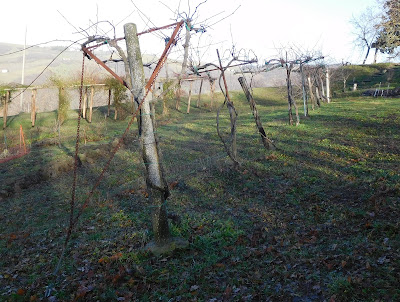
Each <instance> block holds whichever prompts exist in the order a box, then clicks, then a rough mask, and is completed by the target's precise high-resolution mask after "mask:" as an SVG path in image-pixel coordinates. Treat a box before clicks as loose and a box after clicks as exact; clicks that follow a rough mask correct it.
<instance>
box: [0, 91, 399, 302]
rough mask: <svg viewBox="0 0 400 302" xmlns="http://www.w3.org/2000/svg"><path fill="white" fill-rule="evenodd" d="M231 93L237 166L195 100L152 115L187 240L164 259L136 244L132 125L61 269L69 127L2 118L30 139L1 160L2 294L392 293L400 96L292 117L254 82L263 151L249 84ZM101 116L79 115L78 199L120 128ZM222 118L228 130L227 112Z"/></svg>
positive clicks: (139, 189) (139, 180)
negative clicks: (296, 121) (16, 154)
mask: <svg viewBox="0 0 400 302" xmlns="http://www.w3.org/2000/svg"><path fill="white" fill-rule="evenodd" d="M233 98H234V102H235V104H236V106H237V110H238V113H239V119H238V149H239V157H240V160H241V163H242V164H241V167H240V168H239V169H237V170H235V169H233V167H232V164H231V162H230V160H229V159H228V158H227V157H226V155H225V154H224V152H223V148H222V145H221V142H220V141H219V139H218V136H217V135H216V129H215V110H212V111H210V110H209V106H208V104H209V100H207V99H206V98H204V101H203V102H201V106H200V108H192V111H191V114H184V113H181V112H177V111H175V110H172V109H171V111H170V114H169V115H168V116H166V117H162V116H159V119H158V130H157V131H158V133H159V136H160V139H161V142H162V143H161V147H162V151H163V155H164V165H165V167H166V170H167V171H168V174H167V178H168V181H169V183H170V184H171V185H170V186H171V188H172V190H171V193H172V195H171V197H170V199H169V200H168V209H169V211H170V212H174V213H175V214H177V215H178V216H179V218H180V219H179V220H177V219H175V220H174V221H171V230H172V232H173V234H174V235H175V236H181V237H183V238H186V239H188V240H189V242H190V246H189V248H188V249H186V250H183V251H179V252H176V253H174V254H172V255H166V256H161V257H155V256H152V255H150V254H147V253H145V252H142V251H141V248H142V247H144V245H145V244H146V243H147V242H149V241H150V240H151V238H152V231H151V227H150V223H151V222H150V217H149V216H150V215H149V214H150V211H151V205H150V204H149V203H148V202H147V200H146V197H145V196H146V194H145V187H144V179H143V169H144V168H143V165H142V164H141V156H140V154H139V152H138V147H137V143H136V142H135V140H136V130H133V131H132V133H131V134H130V136H129V138H128V139H127V140H126V142H125V144H124V145H123V147H122V149H121V150H120V151H119V152H118V153H117V155H116V158H115V159H114V161H113V164H112V166H111V168H110V170H109V171H108V172H107V173H106V177H105V180H104V181H103V182H102V183H101V185H100V187H99V189H98V190H97V191H96V193H95V195H94V198H93V201H92V203H91V206H90V207H89V208H88V209H87V210H85V212H84V215H83V217H82V219H81V221H80V224H79V226H78V228H77V230H76V232H75V233H74V235H73V238H72V242H71V244H70V248H69V250H68V252H67V254H66V257H65V260H64V261H63V264H62V267H61V269H60V272H59V273H58V274H57V277H54V276H53V275H52V272H53V270H54V268H55V265H56V263H57V259H58V257H59V255H60V251H61V247H62V242H63V240H64V238H65V229H66V227H67V225H68V210H69V201H70V195H71V194H70V192H71V183H72V172H71V169H72V162H73V159H72V156H71V155H72V154H74V142H73V137H74V135H75V134H74V133H73V131H74V129H75V125H76V124H75V122H74V121H73V120H72V119H71V120H68V121H67V123H66V124H65V125H63V127H62V128H61V135H60V137H61V139H59V137H58V133H57V131H56V129H55V128H54V118H55V114H54V113H47V114H43V115H39V117H38V127H37V128H36V129H29V127H28V126H29V125H28V123H27V121H29V117H28V116H24V115H23V116H19V117H16V118H15V119H14V120H12V121H11V122H10V126H9V128H8V129H7V135H8V137H9V142H10V144H12V143H11V142H12V141H14V142H15V144H17V142H19V141H18V139H19V138H18V135H17V133H18V132H17V131H18V127H19V124H20V123H22V124H23V125H25V127H24V129H26V130H25V131H26V136H27V138H28V143H30V142H32V149H31V152H30V153H29V154H28V155H26V156H24V157H22V158H19V159H16V160H13V161H9V162H6V163H3V164H1V165H0V175H1V183H2V190H1V193H0V194H2V195H0V196H2V197H1V198H2V200H1V201H0V220H1V225H0V234H1V235H0V236H1V237H0V289H1V291H0V300H6V301H8V300H10V301H27V300H30V301H39V300H42V299H44V294H45V290H46V286H49V285H50V287H51V288H52V290H51V292H50V296H51V299H50V300H52V301H71V300H76V301H79V300H80V301H84V300H88V301H97V300H98V301H117V300H118V301H131V300H140V301H155V300H161V301H224V300H225V301H324V300H330V301H398V300H399V299H400V290H399V286H398V280H399V279H400V270H399V268H400V258H399V254H400V236H399V229H400V224H399V219H398V217H399V202H400V194H399V189H400V188H399V180H400V175H399V171H400V155H399V154H400V136H399V131H398V129H399V125H400V113H399V111H398V108H399V99H379V98H378V99H372V98H353V99H335V100H334V102H333V103H331V104H323V106H322V108H319V109H317V110H315V111H311V112H310V115H311V116H310V117H309V118H307V119H304V118H302V120H301V124H300V126H298V127H291V126H288V125H287V112H286V111H287V104H286V102H285V100H284V99H282V98H281V97H280V95H279V94H278V93H277V91H276V90H274V89H257V90H255V99H256V101H257V104H258V108H259V111H260V113H261V117H262V121H263V124H264V127H265V129H266V132H267V134H268V136H269V137H270V138H272V139H273V140H274V141H275V144H276V145H277V147H278V149H277V150H275V151H266V150H264V149H263V146H262V144H261V142H260V139H259V136H258V134H257V131H256V128H255V126H254V120H253V117H252V115H251V113H250V109H249V107H248V104H247V103H246V101H245V98H244V95H243V94H241V93H233ZM218 102H219V104H221V99H220V96H219V100H218ZM171 107H172V104H171ZM184 109H186V108H183V109H182V111H184V112H186V110H184ZM103 113H104V112H102V111H101V109H98V110H97V111H96V112H95V120H94V122H93V124H92V125H89V124H87V123H86V122H83V126H82V127H83V129H85V133H86V139H87V143H86V145H85V144H84V141H83V140H82V146H81V151H80V156H81V160H82V166H81V167H80V168H79V177H78V202H77V203H78V206H79V204H81V203H82V201H83V199H84V197H85V196H86V194H87V192H88V191H89V190H90V188H91V186H92V185H93V182H94V179H95V178H96V177H97V175H98V174H99V173H100V171H101V168H102V166H103V164H104V163H105V160H106V159H107V156H108V154H109V151H110V148H111V147H110V146H111V145H112V143H113V142H114V140H115V137H116V136H117V135H118V133H121V131H122V130H123V128H124V127H125V125H126V123H127V121H126V120H125V121H113V120H112V119H105V118H104V114H103ZM71 116H72V113H71ZM0 122H1V121H0ZM221 126H222V127H223V128H224V129H225V133H228V130H229V129H228V114H227V112H226V110H225V111H223V114H222V116H221ZM134 128H135V127H134ZM38 129H39V130H38ZM13 132H14V134H13ZM13 135H14V137H15V139H12V137H13ZM59 141H60V142H61V147H59V146H58V145H57V144H58V142H59ZM54 144H56V145H54Z"/></svg>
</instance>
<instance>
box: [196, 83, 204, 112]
mask: <svg viewBox="0 0 400 302" xmlns="http://www.w3.org/2000/svg"><path fill="white" fill-rule="evenodd" d="M202 89H203V79H201V82H200V89H199V96H198V98H197V103H196V107H197V108H199V106H200V98H201V90H202Z"/></svg>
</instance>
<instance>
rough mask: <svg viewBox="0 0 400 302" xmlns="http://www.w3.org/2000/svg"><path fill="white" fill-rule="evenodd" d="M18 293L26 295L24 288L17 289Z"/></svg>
mask: <svg viewBox="0 0 400 302" xmlns="http://www.w3.org/2000/svg"><path fill="white" fill-rule="evenodd" d="M17 295H18V296H23V295H25V290H24V289H22V288H20V289H19V290H17Z"/></svg>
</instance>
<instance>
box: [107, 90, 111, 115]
mask: <svg viewBox="0 0 400 302" xmlns="http://www.w3.org/2000/svg"><path fill="white" fill-rule="evenodd" d="M110 107H111V89H108V110H107V116H110Z"/></svg>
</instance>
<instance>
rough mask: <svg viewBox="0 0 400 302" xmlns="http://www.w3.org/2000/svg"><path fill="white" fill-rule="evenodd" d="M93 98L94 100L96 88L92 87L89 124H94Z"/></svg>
mask: <svg viewBox="0 0 400 302" xmlns="http://www.w3.org/2000/svg"><path fill="white" fill-rule="evenodd" d="M93 98H94V86H91V87H90V102H89V123H91V122H92V114H93Z"/></svg>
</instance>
